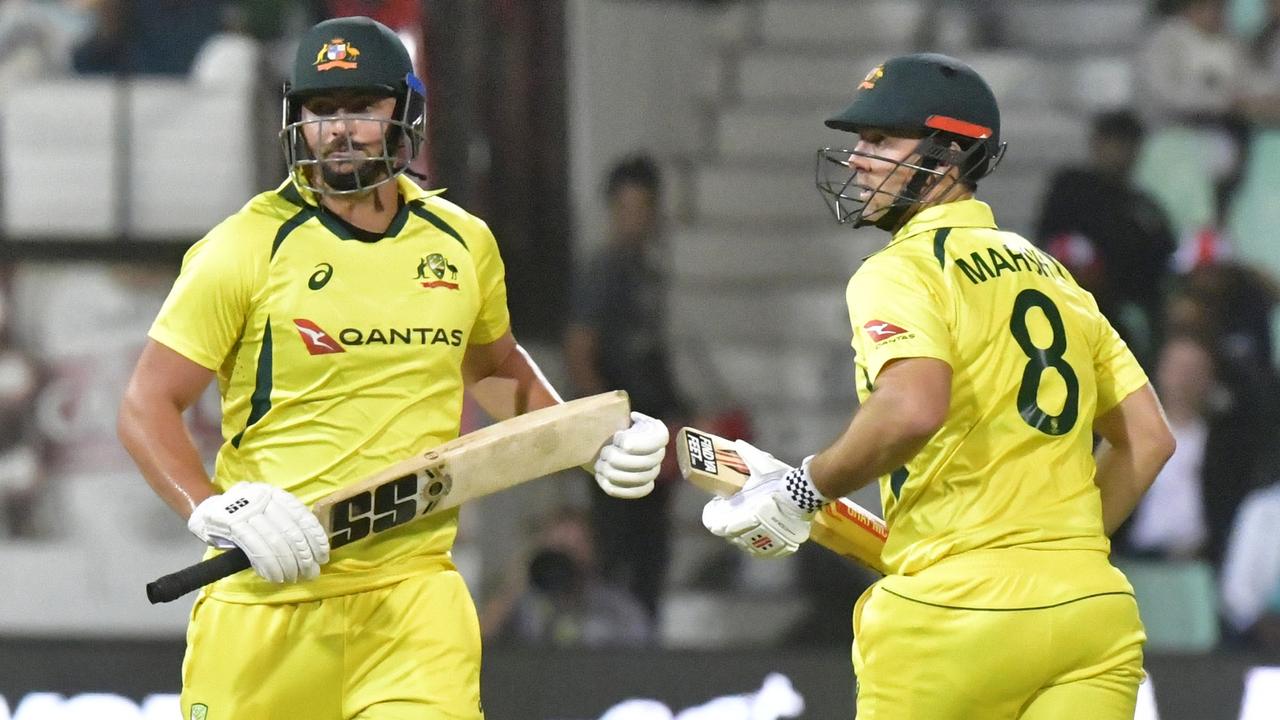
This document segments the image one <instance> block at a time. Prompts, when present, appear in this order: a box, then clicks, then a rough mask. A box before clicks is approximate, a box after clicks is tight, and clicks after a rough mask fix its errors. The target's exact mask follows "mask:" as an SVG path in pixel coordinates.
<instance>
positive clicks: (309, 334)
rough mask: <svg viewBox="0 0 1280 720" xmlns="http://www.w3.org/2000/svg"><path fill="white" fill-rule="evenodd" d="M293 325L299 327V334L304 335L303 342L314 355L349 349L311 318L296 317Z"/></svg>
mask: <svg viewBox="0 0 1280 720" xmlns="http://www.w3.org/2000/svg"><path fill="white" fill-rule="evenodd" d="M293 326H294V327H296V328H298V335H300V336H301V337H302V342H303V344H304V345H306V346H307V352H309V353H311V354H312V355H328V354H329V353H340V352H346V351H347V349H346V348H344V347H342V344H341V343H339V342H338V341H337V340H334V339H333V338H332V337H330V336H329V333H327V332H325V331H324V330H321V329H320V326H319V325H316V324H315V323H313V322H311V321H310V320H302V319H295V320H294V321H293Z"/></svg>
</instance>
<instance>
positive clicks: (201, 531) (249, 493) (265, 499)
mask: <svg viewBox="0 0 1280 720" xmlns="http://www.w3.org/2000/svg"><path fill="white" fill-rule="evenodd" d="M187 527H188V528H189V529H190V530H191V532H192V533H193V534H195V536H196V537H198V538H200V539H201V540H203V541H204V542H206V543H209V544H210V545H213V546H215V547H222V548H226V547H229V546H235V547H239V548H240V549H242V550H244V552H245V555H246V556H248V558H249V562H250V563H251V564H252V565H253V569H254V571H255V572H257V573H258V574H259V575H261V576H262V577H263V578H264V579H266V580H268V581H270V582H276V583H279V582H294V581H296V580H298V579H299V578H301V579H310V578H313V577H315V576H316V575H319V574H320V565H321V563H324V562H327V561H328V559H329V539H328V538H327V537H326V536H325V534H324V529H323V528H321V527H320V522H319V521H318V520H316V518H315V516H314V515H312V514H311V512H310V511H308V510H307V508H306V506H305V505H303V504H302V502H301V501H300V500H298V498H296V497H294V496H293V495H292V494H291V493H289V492H288V491H286V490H283V489H281V488H278V487H275V486H274V485H268V484H266V483H250V482H242V483H236V484H235V485H233V486H231V488H230V489H228V490H227V492H225V493H223V494H221V495H213V496H211V497H209V498H206V499H205V500H204V501H203V502H201V503H200V504H199V505H197V506H196V509H195V511H194V512H192V513H191V517H190V518H189V519H188V520H187Z"/></svg>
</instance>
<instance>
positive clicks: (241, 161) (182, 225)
mask: <svg viewBox="0 0 1280 720" xmlns="http://www.w3.org/2000/svg"><path fill="white" fill-rule="evenodd" d="M252 97H253V96H252V93H251V91H250V90H248V89H244V88H240V89H231V90H227V91H217V90H211V89H209V88H199V89H197V88H194V87H192V86H191V85H190V84H188V83H187V82H186V81H185V80H162V79H155V78H149V79H139V80H131V81H128V82H121V81H117V80H84V79H68V80H58V81H52V82H42V83H37V84H33V85H24V86H21V87H18V88H16V89H15V90H14V91H12V92H11V93H9V94H8V96H7V97H5V98H4V105H3V109H0V114H2V115H3V131H2V135H0V141H2V142H3V147H4V150H5V152H4V154H3V171H4V179H3V182H4V199H5V203H4V228H5V232H6V234H7V235H9V236H10V237H17V238H41V237H49V238H59V239H70V240H85V239H94V238H99V239H106V238H115V237H120V236H122V235H128V236H131V237H134V238H149V237H150V238H159V239H168V238H182V239H187V238H191V237H196V236H199V235H201V234H203V233H204V232H206V231H207V230H208V229H209V228H211V227H213V226H214V225H215V224H217V223H218V222H220V221H221V220H222V219H223V218H225V217H226V216H227V215H229V214H231V213H233V212H235V211H236V210H237V209H239V208H240V206H241V205H243V204H244V202H245V201H246V200H247V199H248V198H249V196H250V195H251V194H252V193H253V192H254V191H255V189H256V188H255V186H254V180H255V178H254V175H255V173H256V170H257V164H256V163H257V160H256V155H255V150H256V148H254V147H253V141H252V135H251V131H250V129H249V128H250V127H251V123H250V121H251V119H252V109H251V103H252ZM126 154H127V157H128V160H127V166H126V167H122V166H121V165H122V158H124V157H126ZM124 181H127V182H128V186H127V187H122V186H121V182H124Z"/></svg>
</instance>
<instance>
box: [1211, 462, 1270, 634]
mask: <svg viewBox="0 0 1280 720" xmlns="http://www.w3.org/2000/svg"><path fill="white" fill-rule="evenodd" d="M1276 528H1280V482H1277V483H1274V484H1272V485H1271V486H1269V487H1266V488H1263V489H1260V490H1256V491H1254V492H1253V493H1251V494H1250V495H1249V496H1248V497H1247V498H1245V500H1244V502H1243V503H1241V505H1240V512H1239V514H1238V515H1237V516H1236V519H1235V522H1234V524H1233V527H1232V530H1231V543H1230V545H1229V546H1228V548H1227V553H1226V557H1225V559H1224V562H1223V568H1222V612H1223V615H1224V617H1225V618H1226V621H1227V625H1228V628H1229V629H1230V630H1232V631H1233V632H1234V633H1235V636H1236V637H1237V638H1238V639H1240V640H1242V641H1243V642H1244V643H1245V644H1248V645H1251V646H1253V647H1254V648H1257V649H1264V650H1269V651H1272V652H1277V651H1280V543H1278V542H1276Z"/></svg>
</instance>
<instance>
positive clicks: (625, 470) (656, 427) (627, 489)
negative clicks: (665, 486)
mask: <svg viewBox="0 0 1280 720" xmlns="http://www.w3.org/2000/svg"><path fill="white" fill-rule="evenodd" d="M670 438H671V434H670V433H668V432H667V426H666V425H664V424H662V421H661V420H655V419H654V418H651V417H649V416H648V415H645V414H643V413H638V412H633V413H631V427H629V428H627V429H626V430H619V431H618V432H616V433H614V434H613V440H612V441H611V442H610V443H609V444H608V445H605V446H604V449H603V450H601V451H600V456H599V457H598V458H596V464H595V467H594V468H593V469H594V470H595V476H596V484H597V485H599V486H600V489H601V490H604V491H605V492H606V493H608V494H609V495H611V496H613V497H616V498H622V499H624V500H634V499H636V498H641V497H644V496H645V495H648V494H649V493H650V492H652V491H653V481H654V480H655V479H657V477H658V471H659V470H660V469H661V468H662V458H663V456H665V455H666V454H667V441H668V440H670Z"/></svg>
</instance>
